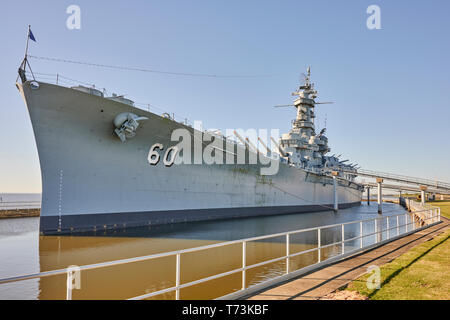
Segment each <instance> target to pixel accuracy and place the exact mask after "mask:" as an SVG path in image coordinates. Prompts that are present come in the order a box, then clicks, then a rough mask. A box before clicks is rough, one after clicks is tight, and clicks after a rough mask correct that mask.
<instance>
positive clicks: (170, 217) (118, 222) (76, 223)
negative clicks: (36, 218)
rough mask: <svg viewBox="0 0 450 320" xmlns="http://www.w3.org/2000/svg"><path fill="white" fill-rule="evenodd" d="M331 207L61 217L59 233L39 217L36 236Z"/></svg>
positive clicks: (55, 224)
mask: <svg viewBox="0 0 450 320" xmlns="http://www.w3.org/2000/svg"><path fill="white" fill-rule="evenodd" d="M360 204H361V202H359V201H358V202H352V203H342V204H339V209H345V208H350V207H354V206H358V205H360ZM331 208H333V204H324V205H306V206H305V205H304V206H279V207H244V208H218V209H192V210H170V211H150V212H120V213H96V214H78V215H64V216H62V217H61V230H59V217H58V216H42V217H41V219H40V233H41V235H52V234H67V233H72V232H80V231H95V230H97V231H100V230H110V229H123V228H131V227H142V226H149V225H162V224H170V223H180V222H192V221H207V220H221V219H233V218H245V217H256V216H269V215H280V214H293V213H302V212H317V211H329V210H332V209H331Z"/></svg>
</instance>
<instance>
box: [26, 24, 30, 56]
mask: <svg viewBox="0 0 450 320" xmlns="http://www.w3.org/2000/svg"><path fill="white" fill-rule="evenodd" d="M30 30H31V25H28V33H27V45H26V47H25V59H26V58H27V55H28V41H30Z"/></svg>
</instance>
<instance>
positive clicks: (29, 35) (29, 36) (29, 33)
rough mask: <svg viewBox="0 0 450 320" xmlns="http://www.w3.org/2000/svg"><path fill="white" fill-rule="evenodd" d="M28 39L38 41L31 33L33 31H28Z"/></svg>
mask: <svg viewBox="0 0 450 320" xmlns="http://www.w3.org/2000/svg"><path fill="white" fill-rule="evenodd" d="M28 38H30V39H31V40H33V41H34V42H36V39H35V38H34V35H33V32H31V29H29V30H28Z"/></svg>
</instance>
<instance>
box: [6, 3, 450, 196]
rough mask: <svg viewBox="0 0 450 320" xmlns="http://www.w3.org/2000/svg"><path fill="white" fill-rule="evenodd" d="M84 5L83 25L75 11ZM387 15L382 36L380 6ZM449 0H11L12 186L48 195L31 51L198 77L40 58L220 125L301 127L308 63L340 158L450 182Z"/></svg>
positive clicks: (53, 68) (48, 69) (37, 65)
mask: <svg viewBox="0 0 450 320" xmlns="http://www.w3.org/2000/svg"><path fill="white" fill-rule="evenodd" d="M71 4H76V5H79V6H80V8H81V30H69V29H68V28H67V27H66V19H67V17H68V14H66V8H67V7H68V6H69V5H71ZM371 4H376V5H379V6H380V8H381V26H382V29H381V30H368V29H367V27H366V19H367V17H368V15H367V13H366V9H367V7H368V6H369V5H371ZM449 12H450V2H449V1H444V0H442V1H398V0H397V1H377V0H371V1H362V0H354V1H331V0H330V1H300V0H297V1H211V0H209V1H195V0H192V1H7V2H5V3H3V4H2V10H1V11H0V39H1V41H0V46H1V51H0V52H1V53H0V54H1V59H0V70H1V73H0V96H1V97H2V98H1V102H0V120H1V125H0V155H1V156H0V192H40V188H41V182H40V171H39V161H38V156H37V150H36V145H35V142H34V137H33V132H32V128H31V124H30V121H29V118H28V114H27V111H26V108H25V105H24V103H23V101H22V99H21V97H20V96H19V93H18V91H17V89H16V88H15V86H14V81H15V79H16V70H17V67H18V65H19V63H20V61H21V59H22V57H23V53H24V47H25V40H26V32H27V26H28V24H31V26H32V30H33V33H34V35H35V37H36V40H37V43H31V44H30V54H33V55H36V56H45V57H57V58H65V59H72V60H80V61H88V62H96V63H103V64H113V65H122V66H135V67H146V68H152V69H159V70H167V71H174V72H187V73H213V74H225V75H226V74H242V75H261V74H262V75H271V77H265V78H252V79H235V78H234V79H211V78H193V77H177V76H168V75H160V74H151V73H139V72H124V71H116V70H105V69H100V68H95V67H88V66H77V65H70V64H63V63H57V62H53V63H48V62H45V61H39V60H31V64H32V67H33V70H34V71H36V72H44V73H60V74H63V75H65V76H67V77H70V78H74V79H78V80H81V81H85V82H89V83H95V84H97V85H98V86H100V87H102V88H103V87H105V88H107V89H108V90H109V91H110V92H111V91H112V92H117V93H120V94H122V93H124V94H127V97H129V98H130V99H133V100H135V101H148V102H149V103H153V104H155V105H159V106H163V107H165V108H166V109H168V110H170V111H173V112H175V113H178V114H181V115H185V116H187V117H188V118H189V119H191V120H202V121H203V122H204V124H205V127H206V128H245V129H246V128H268V129H270V128H279V129H280V131H281V132H287V131H288V130H289V129H290V121H291V119H293V118H294V116H295V110H294V109H293V108H292V109H290V108H285V109H275V108H272V106H273V105H275V104H287V103H290V102H291V101H292V100H291V96H290V93H291V92H292V91H293V90H295V89H296V87H297V86H298V81H299V75H300V73H301V72H304V71H305V69H306V67H307V66H308V65H310V66H311V69H312V77H313V81H314V82H315V83H316V87H317V89H318V90H319V97H320V100H321V101H335V104H332V105H323V106H319V107H318V108H317V113H318V120H317V125H318V126H319V127H322V126H323V122H324V118H325V114H326V115H327V130H328V137H329V143H330V146H331V148H332V153H337V154H340V153H342V154H343V157H345V158H349V159H351V160H352V161H354V162H357V163H359V164H360V165H361V166H362V167H363V168H365V169H374V170H380V171H388V172H395V173H400V174H407V175H413V176H419V177H426V178H432V179H439V180H444V181H450V170H449V164H450V161H449V158H450V148H449V147H450V129H449V128H450V123H449V121H450V59H449V51H450V50H449V49H450V41H449V36H450V19H449Z"/></svg>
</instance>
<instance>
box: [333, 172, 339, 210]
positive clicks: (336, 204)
mask: <svg viewBox="0 0 450 320" xmlns="http://www.w3.org/2000/svg"><path fill="white" fill-rule="evenodd" d="M331 175H332V176H333V193H334V208H333V209H334V212H337V211H338V209H339V203H338V183H337V179H336V177H337V176H338V175H339V172H337V171H332V172H331Z"/></svg>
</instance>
